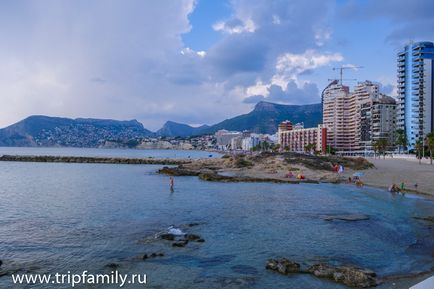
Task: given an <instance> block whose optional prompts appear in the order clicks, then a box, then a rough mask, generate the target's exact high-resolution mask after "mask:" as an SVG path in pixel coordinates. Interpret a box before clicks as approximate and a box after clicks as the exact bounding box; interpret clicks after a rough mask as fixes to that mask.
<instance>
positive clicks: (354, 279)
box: [333, 266, 378, 288]
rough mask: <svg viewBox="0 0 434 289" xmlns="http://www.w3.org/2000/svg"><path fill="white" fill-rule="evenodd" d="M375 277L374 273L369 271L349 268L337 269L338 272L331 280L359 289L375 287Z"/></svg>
mask: <svg viewBox="0 0 434 289" xmlns="http://www.w3.org/2000/svg"><path fill="white" fill-rule="evenodd" d="M376 276H377V275H376V274H375V272H373V271H371V270H367V269H360V268H356V267H351V266H342V267H338V271H337V272H336V273H334V274H333V278H334V280H335V281H336V282H339V283H343V284H345V285H347V286H351V287H361V288H368V287H373V286H377V284H378V283H377V279H376Z"/></svg>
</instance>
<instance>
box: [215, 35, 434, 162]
mask: <svg viewBox="0 0 434 289" xmlns="http://www.w3.org/2000/svg"><path fill="white" fill-rule="evenodd" d="M397 56H398V59H397V60H398V65H397V66H398V75H397V76H398V86H397V94H398V95H397V99H395V98H394V97H392V96H388V95H385V94H382V93H380V84H378V83H375V82H373V81H369V80H366V81H363V82H359V83H358V84H357V85H356V86H355V87H354V89H353V91H350V88H349V87H348V86H346V85H343V84H342V83H341V82H339V81H338V80H334V81H332V82H331V83H330V84H329V85H328V86H327V87H326V88H325V89H324V91H323V92H322V95H321V102H322V110H323V123H322V124H320V125H318V126H317V127H313V128H305V127H304V125H303V123H297V124H293V123H292V122H291V120H286V121H283V122H281V123H280V124H279V126H278V132H277V134H276V135H274V136H271V135H261V134H254V133H249V132H233V131H227V130H220V131H218V132H217V133H215V139H216V147H217V148H218V149H220V150H242V151H251V150H255V149H258V148H259V149H263V148H265V149H269V148H270V147H271V148H274V149H276V148H278V149H279V150H280V151H293V152H308V153H329V152H330V151H331V150H333V151H337V152H340V153H344V154H361V153H364V152H365V153H366V152H372V151H374V150H377V149H378V147H379V146H378V144H379V143H382V146H386V150H394V149H395V148H396V147H397V137H398V134H402V133H401V132H404V135H405V137H406V141H407V148H408V149H414V148H415V145H416V142H417V141H419V140H421V141H422V140H423V139H424V138H425V137H426V135H427V134H428V133H431V132H433V131H434V65H433V60H434V44H433V43H432V42H417V43H412V44H410V45H407V46H405V47H404V49H403V50H402V51H400V52H399V53H398V55H397ZM404 142H405V141H404ZM401 146H402V145H401ZM383 149H384V148H383Z"/></svg>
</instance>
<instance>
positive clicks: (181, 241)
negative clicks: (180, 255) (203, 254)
mask: <svg viewBox="0 0 434 289" xmlns="http://www.w3.org/2000/svg"><path fill="white" fill-rule="evenodd" d="M187 244H188V240H179V241H177V242H174V243H173V244H172V246H173V247H185V245H187Z"/></svg>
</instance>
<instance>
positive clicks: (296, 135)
mask: <svg viewBox="0 0 434 289" xmlns="http://www.w3.org/2000/svg"><path fill="white" fill-rule="evenodd" d="M278 142H279V144H280V147H281V149H282V150H289V151H292V152H305V146H306V145H310V144H314V145H315V147H314V148H315V150H316V151H318V152H321V153H325V152H326V149H327V129H326V128H325V127H324V126H323V125H321V124H320V125H318V127H313V128H304V125H303V124H296V125H294V126H293V125H292V123H291V122H290V121H288V120H287V121H284V122H282V123H281V124H280V125H279V129H278Z"/></svg>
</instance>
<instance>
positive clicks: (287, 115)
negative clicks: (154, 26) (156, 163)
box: [0, 101, 322, 147]
mask: <svg viewBox="0 0 434 289" xmlns="http://www.w3.org/2000/svg"><path fill="white" fill-rule="evenodd" d="M284 120H290V121H292V122H293V123H297V122H304V125H305V127H314V126H317V125H318V124H319V123H321V121H322V110H321V104H308V105H283V104H275V103H270V102H265V101H261V102H259V103H258V104H256V106H255V108H254V109H253V110H252V111H251V112H249V113H247V114H243V115H239V116H236V117H234V118H230V119H226V120H224V121H222V122H220V123H217V124H215V125H212V126H207V125H203V126H201V127H192V126H189V125H187V124H182V123H176V122H173V121H168V122H166V123H165V124H164V126H163V127H162V128H161V129H159V130H158V131H157V132H156V133H153V132H151V131H149V130H147V129H145V128H144V127H143V125H142V124H141V123H140V122H138V121H137V120H129V121H118V120H111V119H92V118H76V119H71V118H61V117H49V116H42V115H34V116H30V117H28V118H26V119H23V120H22V121H20V122H17V123H15V124H13V125H11V126H8V127H6V128H3V129H0V146H70V147H99V146H110V145H111V146H113V147H117V146H131V147H133V146H135V145H137V144H138V140H140V139H142V138H145V137H150V136H168V137H189V136H194V135H202V134H213V133H215V132H216V131H218V130H220V129H227V130H235V131H244V130H247V131H251V132H255V133H269V134H273V133H275V132H276V131H277V126H278V124H279V123H280V122H281V121H284Z"/></svg>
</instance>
